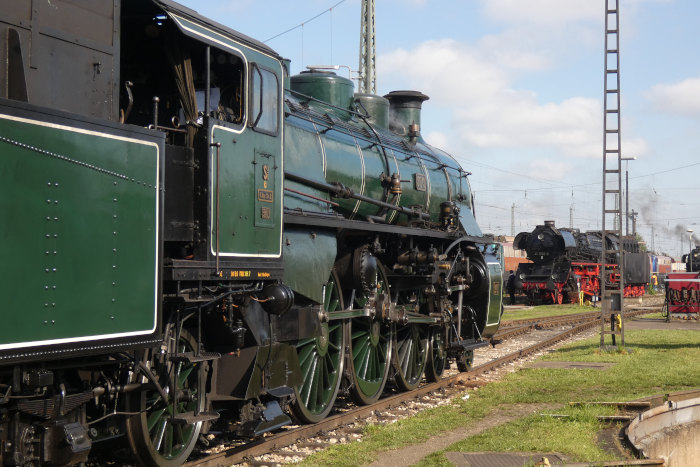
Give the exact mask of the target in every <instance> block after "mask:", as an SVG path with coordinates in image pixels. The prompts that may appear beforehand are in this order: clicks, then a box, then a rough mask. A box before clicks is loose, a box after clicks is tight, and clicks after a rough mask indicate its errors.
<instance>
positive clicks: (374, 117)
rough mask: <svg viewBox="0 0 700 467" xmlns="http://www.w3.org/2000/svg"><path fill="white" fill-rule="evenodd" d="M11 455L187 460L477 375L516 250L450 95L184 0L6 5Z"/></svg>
mask: <svg viewBox="0 0 700 467" xmlns="http://www.w3.org/2000/svg"><path fill="white" fill-rule="evenodd" d="M0 4H1V5H2V8H1V9H0V31H1V32H2V36H1V37H2V38H3V39H2V40H4V41H5V46H4V47H0V56H1V57H0V58H1V61H0V63H2V64H3V66H2V68H1V70H2V73H0V181H1V183H0V187H1V188H0V190H2V193H1V196H0V212H1V213H2V218H3V222H2V224H0V238H1V239H2V243H1V246H0V251H2V259H3V266H2V267H3V280H2V281H0V289H1V290H2V295H3V296H4V297H5V302H4V305H3V313H2V314H3V326H2V327H1V328H0V409H1V410H0V463H1V464H3V465H30V464H32V465H33V464H43V463H46V464H54V465H72V464H76V463H80V462H84V461H86V460H88V459H89V458H90V456H91V455H98V454H99V453H100V452H103V451H107V452H109V456H110V458H113V457H114V456H115V455H117V454H119V455H123V456H124V458H125V459H126V462H133V460H136V461H137V462H138V463H140V464H143V465H179V464H181V463H182V462H184V461H185V460H186V459H187V457H188V456H189V455H190V453H191V452H192V451H193V449H194V448H195V445H196V443H197V441H198V439H199V438H200V434H205V433H207V432H217V433H222V432H224V433H230V434H231V435H232V436H234V435H235V436H242V437H254V436H257V435H260V434H261V433H264V432H267V431H270V430H274V429H277V428H279V427H281V426H283V425H285V424H287V423H289V422H290V421H291V418H290V417H293V418H294V419H296V420H299V421H302V422H315V421H318V420H320V419H322V418H324V417H325V416H327V415H328V413H329V412H330V411H331V410H332V408H333V404H334V402H335V399H336V396H337V395H338V393H339V392H340V391H347V392H349V393H350V394H351V395H352V396H353V397H354V398H355V399H356V400H357V401H358V402H359V403H365V404H366V403H371V402H373V401H375V400H377V399H378V398H379V397H380V396H381V394H382V392H383V390H384V387H385V385H386V384H387V383H388V382H390V384H393V385H395V386H396V387H397V388H398V389H400V390H411V389H413V388H415V387H416V386H417V385H418V384H419V383H420V381H421V379H422V378H423V377H424V376H425V377H427V378H428V379H432V380H436V379H438V378H440V377H441V375H442V373H443V370H444V369H445V367H446V366H447V365H448V364H449V362H450V361H456V362H457V365H458V367H459V368H460V369H462V370H465V369H467V368H468V367H469V365H470V363H471V356H472V352H473V350H474V349H475V348H477V347H479V346H482V345H486V344H487V340H488V339H489V338H490V337H491V336H493V334H494V333H495V331H496V330H497V328H498V325H499V322H500V316H501V312H502V303H501V299H502V282H503V281H502V261H503V258H502V249H501V246H500V245H499V244H497V243H495V242H494V241H493V239H492V238H490V237H487V236H484V235H483V234H482V232H481V230H480V229H479V227H478V225H477V223H476V221H475V219H474V214H473V205H472V196H471V193H470V188H469V183H468V180H467V175H468V173H467V172H465V171H464V170H463V169H462V168H461V167H460V166H459V164H458V163H457V162H456V161H455V160H454V159H453V158H452V157H451V156H449V155H448V154H446V153H444V152H442V151H440V150H438V149H436V148H433V147H431V146H429V145H428V144H426V143H425V142H424V141H423V139H422V137H421V135H420V109H421V105H422V102H423V101H424V100H425V99H427V96H424V95H423V94H421V93H418V92H412V91H399V92H394V93H390V94H389V95H387V96H386V98H384V97H380V96H374V95H354V94H353V86H352V82H351V81H349V80H347V79H344V78H342V77H339V76H336V75H334V74H330V73H325V72H319V71H313V70H312V71H311V72H308V73H302V74H300V75H298V76H295V77H291V78H290V77H289V76H288V63H287V62H286V61H285V60H284V59H282V58H281V57H280V56H279V55H278V54H277V53H276V52H275V51H273V50H272V49H270V48H269V47H267V46H266V45H264V44H262V43H260V42H258V41H256V40H254V39H252V38H250V37H247V36H245V35H242V34H240V33H238V32H236V31H234V30H231V29H229V28H228V27H226V26H223V25H221V24H218V23H216V22H214V21H211V20H209V19H206V18H203V17H201V16H200V15H199V14H197V13H196V12H195V11H192V10H190V9H187V8H185V7H182V6H180V5H178V4H176V3H173V2H171V1H169V0H93V1H75V0H70V1H69V0H51V1H49V0H33V1H29V0H21V1H16V0H0Z"/></svg>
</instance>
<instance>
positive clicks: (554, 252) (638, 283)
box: [513, 221, 650, 304]
mask: <svg viewBox="0 0 700 467" xmlns="http://www.w3.org/2000/svg"><path fill="white" fill-rule="evenodd" d="M603 242H605V245H606V247H605V248H606V250H608V251H613V253H609V254H608V256H607V258H606V264H608V265H611V266H612V267H613V268H614V267H615V265H617V264H619V262H620V259H619V257H620V254H619V252H620V251H621V250H624V252H625V254H624V258H625V263H624V266H625V267H624V271H625V278H624V283H625V296H626V297H638V296H642V295H644V291H645V288H646V284H648V283H649V274H650V268H649V258H648V255H647V254H646V253H643V252H640V249H639V243H638V242H637V241H636V239H634V238H632V237H623V238H622V240H620V239H619V238H618V237H617V236H616V235H612V234H608V235H607V236H606V238H605V239H603V236H602V234H601V232H600V231H590V232H580V231H579V230H578V229H567V228H557V227H555V225H554V221H545V222H544V225H538V226H537V227H535V229H534V230H533V231H532V232H520V233H519V234H518V235H517V236H516V237H515V239H514V241H513V247H514V248H515V249H518V250H525V251H526V253H527V258H528V259H529V260H530V261H532V262H531V263H520V264H519V265H518V270H517V272H516V274H515V281H514V282H515V283H514V287H515V288H516V290H519V291H521V292H522V293H525V294H526V295H527V296H528V299H529V301H530V302H531V303H534V302H535V301H538V300H540V301H544V302H547V303H554V304H561V303H564V302H566V303H577V302H578V301H579V294H580V293H581V292H582V293H583V294H584V295H585V296H587V297H589V298H592V297H596V296H599V295H600V275H601V262H600V261H601V257H602V249H603ZM607 280H608V284H613V283H615V282H617V281H619V274H616V273H615V272H613V273H611V274H610V276H609V277H608V278H607Z"/></svg>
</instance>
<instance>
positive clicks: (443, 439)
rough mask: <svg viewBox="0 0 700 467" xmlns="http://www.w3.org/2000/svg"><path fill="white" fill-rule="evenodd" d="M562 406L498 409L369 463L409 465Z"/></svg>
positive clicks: (374, 465) (377, 466)
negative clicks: (463, 441)
mask: <svg viewBox="0 0 700 467" xmlns="http://www.w3.org/2000/svg"><path fill="white" fill-rule="evenodd" d="M558 407H560V406H559V405H557V404H515V405H508V406H506V407H504V408H502V409H498V410H497V411H496V412H495V413H492V414H491V415H489V416H488V417H486V418H485V419H484V420H480V421H479V422H478V424H477V425H474V426H470V427H465V428H460V429H457V430H454V431H449V432H447V433H441V434H440V435H437V436H433V437H432V438H430V439H429V440H428V441H426V442H424V443H422V444H415V445H413V446H407V447H405V448H403V449H394V450H391V451H385V452H382V453H380V454H379V456H378V457H377V460H376V461H374V462H373V463H371V464H369V466H370V467H386V466H394V465H400V466H409V465H413V464H415V463H416V462H418V461H420V460H421V459H423V458H424V457H425V456H427V455H429V454H432V453H434V452H436V451H441V450H443V449H445V448H447V447H448V446H450V445H451V444H453V443H456V442H457V441H461V440H463V439H466V438H468V437H470V436H474V435H477V434H479V433H481V432H482V431H486V430H489V429H491V428H494V427H496V426H499V425H503V424H504V423H508V422H510V421H513V420H517V419H519V418H522V417H525V416H527V415H530V414H533V413H537V412H542V411H549V410H553V409H555V408H558Z"/></svg>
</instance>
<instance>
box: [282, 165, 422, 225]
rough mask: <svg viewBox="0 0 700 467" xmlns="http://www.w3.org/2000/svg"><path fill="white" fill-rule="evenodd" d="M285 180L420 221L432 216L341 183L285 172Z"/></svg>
mask: <svg viewBox="0 0 700 467" xmlns="http://www.w3.org/2000/svg"><path fill="white" fill-rule="evenodd" d="M284 178H285V179H287V180H291V181H294V182H299V183H303V184H304V185H307V186H310V187H312V188H316V189H318V190H323V191H326V192H328V193H330V194H331V195H332V196H335V197H337V198H353V199H356V200H359V201H363V202H365V203H369V204H374V205H375V206H379V207H383V208H387V209H393V210H394V211H398V212H400V213H401V214H406V215H407V216H413V217H418V218H419V219H423V220H429V219H430V214H427V213H423V212H416V211H414V210H413V209H409V208H404V207H401V206H395V205H393V204H389V203H385V202H384V201H379V200H378V199H374V198H370V197H367V196H364V195H359V194H357V193H355V192H353V191H352V189H350V188H349V187H346V186H345V185H343V184H341V183H325V182H319V181H316V180H311V179H309V178H306V177H302V176H300V175H296V174H293V173H291V172H285V173H284Z"/></svg>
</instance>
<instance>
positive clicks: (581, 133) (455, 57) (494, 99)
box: [379, 40, 602, 157]
mask: <svg viewBox="0 0 700 467" xmlns="http://www.w3.org/2000/svg"><path fill="white" fill-rule="evenodd" d="M379 63H380V65H381V67H382V69H381V73H382V76H383V77H384V78H383V79H384V80H387V81H388V80H389V79H391V78H390V75H391V74H397V75H398V76H400V77H401V79H403V80H405V79H409V80H410V82H409V83H408V85H409V86H411V87H412V88H413V89H419V90H421V91H422V92H425V93H426V94H428V95H429V96H430V97H431V99H433V100H434V103H433V105H439V106H441V107H443V108H445V109H446V111H448V112H450V113H451V114H452V125H453V127H454V128H455V129H456V130H457V135H456V136H455V135H452V137H453V138H455V137H456V138H459V139H460V140H461V141H462V142H466V143H468V144H471V145H475V146H479V147H509V148H515V147H525V146H528V147H537V146H554V147H556V148H557V149H558V150H559V151H560V153H562V154H567V155H573V156H584V157H585V156H588V157H595V156H599V155H600V147H601V144H600V143H599V141H600V138H601V135H602V114H601V108H602V105H601V104H600V102H599V101H598V100H596V99H587V98H582V97H574V98H570V99H566V100H564V101H562V102H559V103H554V102H550V103H540V102H538V100H537V96H536V95H535V94H534V93H533V92H531V91H527V90H515V89H513V88H512V82H511V81H512V77H511V76H510V74H509V72H508V70H507V69H506V68H505V67H503V66H500V65H499V64H498V63H494V61H493V60H492V57H489V56H487V55H485V54H483V53H482V52H481V50H480V49H479V48H477V47H473V46H468V45H465V44H461V43H458V42H455V41H452V40H441V41H428V42H424V43H422V44H420V45H419V46H418V47H416V48H415V49H414V50H411V51H407V50H398V51H395V52H393V53H390V54H387V55H385V56H382V57H380V59H379ZM405 85H406V84H404V86H405ZM449 146H457V145H456V144H450V145H449ZM593 147H595V151H593V150H592V148H593Z"/></svg>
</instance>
